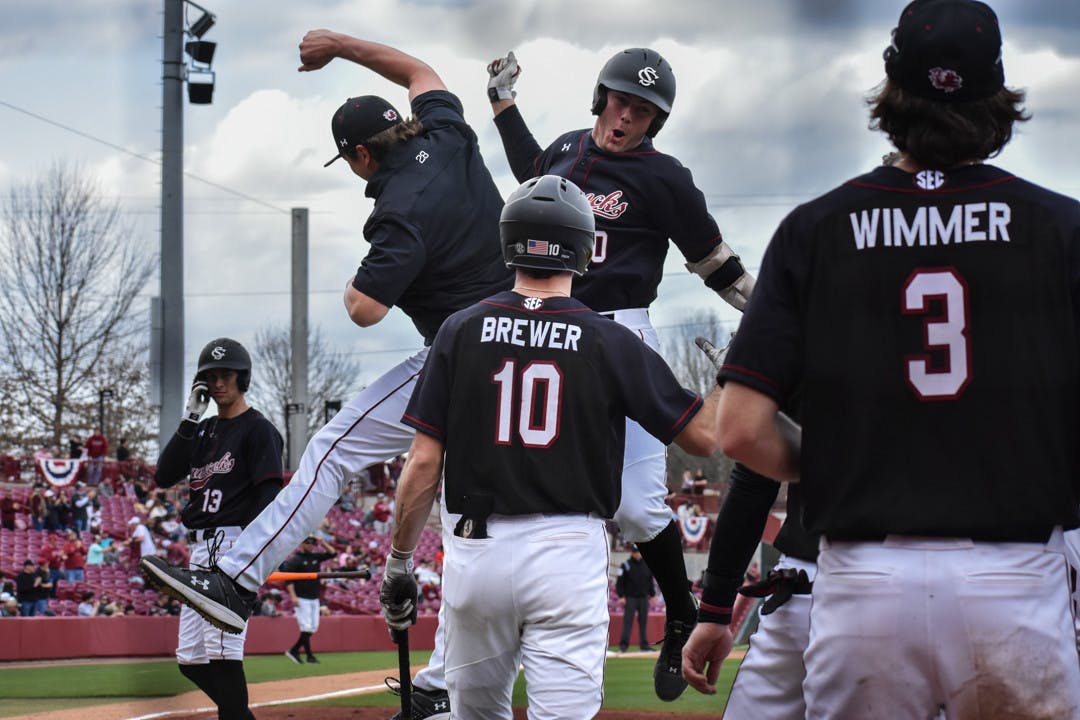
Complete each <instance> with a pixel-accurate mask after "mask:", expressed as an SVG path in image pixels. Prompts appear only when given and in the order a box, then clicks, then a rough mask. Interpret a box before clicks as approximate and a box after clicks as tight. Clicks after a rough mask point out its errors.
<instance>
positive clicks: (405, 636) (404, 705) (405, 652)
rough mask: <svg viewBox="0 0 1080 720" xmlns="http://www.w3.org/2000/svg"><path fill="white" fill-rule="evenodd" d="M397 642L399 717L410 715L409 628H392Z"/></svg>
mask: <svg viewBox="0 0 1080 720" xmlns="http://www.w3.org/2000/svg"><path fill="white" fill-rule="evenodd" d="M390 635H391V637H392V638H393V640H394V642H395V643H397V659H398V677H399V678H401V717H403V718H411V717H412V670H411V668H410V667H409V628H405V629H404V630H393V631H392V632H391V634H390Z"/></svg>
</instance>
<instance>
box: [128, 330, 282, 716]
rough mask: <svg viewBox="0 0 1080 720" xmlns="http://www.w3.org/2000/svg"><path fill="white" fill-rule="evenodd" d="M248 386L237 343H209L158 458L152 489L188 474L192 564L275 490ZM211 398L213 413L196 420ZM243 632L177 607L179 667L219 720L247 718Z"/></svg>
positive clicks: (276, 438)
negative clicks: (212, 705)
mask: <svg viewBox="0 0 1080 720" xmlns="http://www.w3.org/2000/svg"><path fill="white" fill-rule="evenodd" d="M250 383H251V357H250V356H249V355H248V352H247V350H245V349H244V346H243V345H241V344H240V343H238V342H236V341H235V340H232V339H230V338H217V339H215V340H211V341H210V342H209V343H207V344H206V347H204V348H203V349H202V352H200V353H199V364H198V368H197V370H196V373H195V381H194V383H192V386H191V395H190V396H189V397H188V402H187V407H186V409H185V415H184V417H183V419H182V420H181V421H180V426H179V427H178V428H177V429H176V432H175V433H173V436H172V437H171V438H169V442H168V443H167V444H166V445H165V449H164V450H162V452H161V457H159V458H158V462H157V471H156V473H155V474H154V482H155V483H156V484H157V486H158V487H161V488H168V487H172V486H173V485H176V484H177V483H179V482H181V481H182V480H184V479H185V478H187V479H188V486H189V490H190V494H189V496H188V501H187V504H186V505H184V507H183V509H182V510H181V511H180V517H181V519H182V520H183V523H184V527H186V528H187V529H188V530H187V541H188V543H189V544H190V546H191V560H190V567H191V568H207V567H210V566H211V565H213V563H214V560H215V556H216V555H217V554H218V553H220V552H225V551H227V550H228V549H229V548H230V547H231V546H232V544H233V543H234V542H236V539H237V538H238V537H239V536H240V531H241V530H242V529H243V528H244V527H245V526H246V525H248V524H249V523H250V522H251V521H252V520H253V519H254V518H255V516H256V515H258V514H259V512H261V511H262V509H263V508H264V507H266V505H267V504H269V503H270V502H271V501H273V499H274V497H275V496H276V495H277V494H278V491H279V490H281V485H282V472H281V451H282V444H283V443H282V439H281V434H280V433H278V431H277V429H276V428H275V427H274V425H273V424H272V423H271V422H270V421H269V420H267V419H266V418H265V417H264V416H263V415H262V414H261V413H260V412H259V411H258V410H256V409H255V408H252V407H249V406H248V404H247V401H246V400H245V398H244V394H245V393H246V392H247V389H248V387H249V385H250ZM211 398H213V400H214V402H215V403H216V404H217V415H214V416H212V417H209V418H207V419H205V420H202V421H200V418H201V417H202V415H203V413H205V412H206V410H207V407H208V406H209V403H210V399H211ZM148 560H149V558H144V561H148ZM159 561H160V560H159ZM162 562H163V561H162ZM164 590H165V592H166V593H168V594H169V595H173V596H175V595H176V593H175V592H174V591H173V590H171V589H170V588H168V587H165V588H164ZM246 634H247V626H246V624H245V625H244V627H242V628H241V630H240V634H238V635H233V634H230V633H225V632H222V631H221V630H219V629H217V628H215V627H213V626H212V625H211V624H210V623H208V622H206V621H205V620H203V619H202V618H201V617H199V615H198V613H196V612H195V611H194V610H192V609H191V608H190V607H186V606H185V607H183V608H181V610H180V634H179V640H178V642H177V647H176V661H177V663H179V665H180V672H181V673H182V674H183V675H184V677H186V678H188V679H189V680H191V682H193V683H195V684H196V685H197V686H198V687H199V688H200V689H201V690H202V691H203V692H204V693H206V695H207V697H209V698H210V699H211V700H213V701H214V703H215V704H216V705H217V706H218V717H219V718H222V720H224V719H226V718H236V719H237V720H240V719H243V718H250V717H252V715H251V711H250V710H249V709H248V691H247V679H246V678H245V677H244V662H243V661H244V638H245V636H246Z"/></svg>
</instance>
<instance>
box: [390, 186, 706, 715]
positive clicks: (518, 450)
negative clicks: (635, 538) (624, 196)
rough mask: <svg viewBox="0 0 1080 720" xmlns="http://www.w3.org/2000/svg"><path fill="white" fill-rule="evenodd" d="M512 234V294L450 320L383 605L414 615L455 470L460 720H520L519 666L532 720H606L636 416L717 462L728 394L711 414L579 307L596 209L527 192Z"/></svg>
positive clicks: (453, 674) (418, 402)
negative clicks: (578, 282) (422, 545)
mask: <svg viewBox="0 0 1080 720" xmlns="http://www.w3.org/2000/svg"><path fill="white" fill-rule="evenodd" d="M500 236H501V241H502V248H503V253H504V257H505V259H506V262H507V264H508V265H510V266H512V267H514V268H515V270H516V284H515V286H514V288H513V290H511V291H507V292H503V293H499V294H497V295H494V296H492V297H490V298H488V299H486V300H484V301H482V302H480V303H478V304H476V305H474V306H473V307H471V308H468V309H466V310H463V311H461V312H458V313H456V314H455V315H453V316H452V317H451V318H449V319H448V320H447V322H446V323H445V324H444V325H443V327H442V328H441V329H440V331H439V334H438V336H437V337H436V338H435V342H434V344H433V345H432V349H431V353H430V355H429V356H428V359H427V362H426V363H425V365H424V372H423V374H422V375H421V379H420V381H419V383H418V385H417V389H416V392H415V393H414V395H413V398H412V400H411V401H410V403H409V407H408V409H407V410H406V414H405V417H404V422H405V423H407V424H409V425H411V426H413V427H415V428H416V429H417V431H418V432H417V435H416V439H415V440H414V442H413V445H412V449H411V450H410V451H409V455H408V459H407V460H406V463H405V470H404V472H403V474H402V477H401V482H400V485H399V488H398V503H397V509H396V513H395V527H394V533H393V545H392V548H391V554H390V557H389V558H388V559H387V565H386V573H385V576H384V580H383V586H382V592H381V593H380V600H381V602H382V604H383V609H384V614H385V616H386V618H387V622H388V624H389V625H390V626H391V628H393V629H398V630H400V629H405V628H407V627H408V626H409V624H410V623H411V622H412V621H413V619H415V613H416V594H417V586H416V579H415V577H414V575H413V568H412V553H413V550H414V548H415V546H416V543H417V542H418V540H419V538H420V534H421V532H422V531H423V528H424V525H425V523H426V519H427V517H428V514H429V513H430V511H431V505H432V502H433V500H434V498H435V494H436V491H437V490H438V487H439V478H440V477H441V476H442V474H443V472H444V471H445V492H444V503H445V505H446V506H447V509H448V511H449V512H450V513H453V514H457V515H460V521H459V522H458V524H457V526H456V527H455V528H454V531H453V535H452V537H451V546H450V547H449V548H447V553H446V561H445V568H444V578H445V586H444V587H445V595H444V598H443V605H444V607H445V608H446V617H445V637H446V647H445V677H446V683H447V686H448V688H449V692H450V704H451V706H452V707H453V708H454V716H455V717H462V718H503V719H509V718H511V717H512V716H513V715H512V712H511V707H510V699H511V691H512V689H513V685H514V680H515V678H516V677H517V672H518V666H519V663H521V664H522V665H523V666H524V668H525V678H526V688H527V693H528V700H529V717H531V718H591V717H593V716H594V715H595V714H596V712H597V711H598V710H599V709H600V704H601V701H602V694H603V693H602V690H603V670H604V659H605V654H606V650H607V634H608V611H607V566H608V552H607V548H608V542H607V534H606V531H605V525H604V519H605V518H608V517H611V515H612V513H614V511H615V509H616V507H618V505H619V501H620V497H619V496H620V493H621V488H622V484H621V481H620V476H621V470H622V457H623V443H624V433H625V429H626V424H625V421H626V418H627V417H633V418H635V419H636V420H637V421H638V422H639V423H641V425H642V426H643V427H645V428H646V429H647V430H648V431H649V432H652V433H655V434H656V435H657V436H658V437H659V438H660V440H661V441H662V442H665V443H669V442H672V441H674V442H676V443H678V444H679V446H680V447H682V448H684V449H686V450H687V451H688V452H692V453H694V454H709V453H711V452H712V451H713V450H714V447H715V443H714V434H715V423H714V421H715V413H714V411H713V403H714V402H716V399H717V395H718V393H717V392H714V393H712V394H710V395H709V397H708V399H707V400H705V401H703V400H702V398H701V397H699V396H698V395H696V394H695V393H693V392H691V391H689V390H686V389H684V388H682V387H680V385H679V383H678V381H677V380H676V379H675V377H674V375H673V374H672V372H671V370H670V369H669V368H668V367H667V365H665V364H664V361H663V359H662V358H661V357H660V356H659V355H658V354H657V353H655V352H654V351H653V350H651V349H650V348H649V347H648V346H647V345H646V344H645V343H642V342H641V341H640V337H639V336H638V335H637V334H635V333H633V332H631V331H629V330H628V329H626V328H625V327H623V326H621V325H620V324H619V323H615V322H611V319H610V318H608V317H605V316H603V315H600V314H597V313H595V312H593V311H591V310H589V309H588V308H587V307H586V306H585V305H584V304H582V302H581V301H579V300H577V299H574V298H571V297H569V294H570V287H571V278H572V277H573V275H575V274H577V275H580V274H582V273H583V272H584V271H585V267H586V265H587V264H588V261H589V259H590V256H591V255H592V252H593V248H594V221H593V216H592V209H591V207H590V205H589V202H588V200H587V199H586V197H585V195H584V194H583V193H582V192H581V191H580V190H579V189H578V188H577V187H576V186H575V185H574V184H573V183H572V182H570V181H568V180H566V179H564V178H561V177H558V176H555V175H545V176H543V177H540V178H535V179H532V180H529V181H526V182H525V184H524V185H522V186H521V187H519V188H518V189H517V190H515V191H514V192H513V193H512V194H511V195H510V196H509V197H508V198H507V203H506V206H505V208H504V209H503V212H502V216H501V222H500ZM570 588H573V591H570V590H569V589H570Z"/></svg>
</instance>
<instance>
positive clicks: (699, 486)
mask: <svg viewBox="0 0 1080 720" xmlns="http://www.w3.org/2000/svg"><path fill="white" fill-rule="evenodd" d="M708 486H709V478H707V477H705V469H704V468H698V469H697V471H696V472H695V473H694V494H695V495H704V494H705V488H707V487H708Z"/></svg>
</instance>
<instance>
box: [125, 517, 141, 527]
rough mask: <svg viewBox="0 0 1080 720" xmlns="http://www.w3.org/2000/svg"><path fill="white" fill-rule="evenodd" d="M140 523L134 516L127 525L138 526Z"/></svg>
mask: <svg viewBox="0 0 1080 720" xmlns="http://www.w3.org/2000/svg"><path fill="white" fill-rule="evenodd" d="M141 522H142V520H140V519H139V518H138V516H135V517H133V518H131V519H130V520H128V525H138V524H139V523H141Z"/></svg>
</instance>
